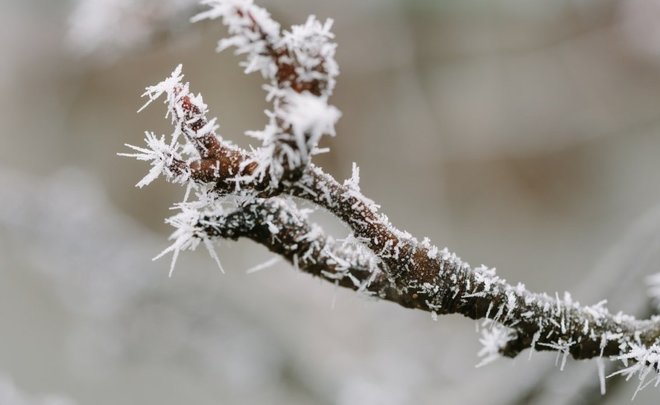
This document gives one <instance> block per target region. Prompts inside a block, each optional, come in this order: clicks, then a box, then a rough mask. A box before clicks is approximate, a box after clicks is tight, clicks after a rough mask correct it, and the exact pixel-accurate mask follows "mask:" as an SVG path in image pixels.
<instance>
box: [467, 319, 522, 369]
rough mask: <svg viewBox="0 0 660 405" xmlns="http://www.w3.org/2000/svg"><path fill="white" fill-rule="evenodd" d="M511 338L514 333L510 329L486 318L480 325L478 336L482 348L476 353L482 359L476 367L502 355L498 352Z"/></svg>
mask: <svg viewBox="0 0 660 405" xmlns="http://www.w3.org/2000/svg"><path fill="white" fill-rule="evenodd" d="M513 338H515V333H514V332H513V331H512V330H511V329H509V328H507V327H505V326H502V325H499V324H496V323H493V322H491V321H488V320H486V321H485V322H484V323H483V325H482V330H481V338H479V343H481V345H482V348H481V350H479V353H477V355H478V356H479V357H481V358H482V359H481V361H480V362H479V363H478V364H477V365H476V367H483V366H485V365H487V364H489V363H492V362H493V361H495V360H497V359H499V358H500V357H502V355H501V354H500V352H501V351H502V349H504V348H505V347H506V344H507V342H509V341H510V340H511V339H513Z"/></svg>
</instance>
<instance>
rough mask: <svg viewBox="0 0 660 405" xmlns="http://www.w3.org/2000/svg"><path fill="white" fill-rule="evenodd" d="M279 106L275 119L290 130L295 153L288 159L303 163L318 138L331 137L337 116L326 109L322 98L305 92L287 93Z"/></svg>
mask: <svg viewBox="0 0 660 405" xmlns="http://www.w3.org/2000/svg"><path fill="white" fill-rule="evenodd" d="M282 104H283V106H282V107H281V108H279V109H278V110H276V112H275V115H276V118H279V119H281V120H282V121H283V122H284V123H285V125H287V126H288V127H289V128H290V129H291V132H292V133H293V137H294V140H295V143H296V149H297V150H296V152H297V153H296V154H297V156H288V157H289V158H291V159H299V160H300V161H301V162H300V163H304V162H307V161H308V160H309V159H310V158H311V154H312V151H313V149H314V148H315V147H316V145H318V142H319V140H320V139H321V136H322V135H330V136H334V135H335V123H336V122H337V120H338V119H339V117H341V112H339V110H338V109H337V108H335V107H334V106H331V105H328V103H327V101H326V100H325V99H324V98H322V97H317V96H315V95H313V94H310V93H309V92H304V93H296V92H294V91H290V90H289V91H287V92H286V96H285V97H284V102H283V103H282Z"/></svg>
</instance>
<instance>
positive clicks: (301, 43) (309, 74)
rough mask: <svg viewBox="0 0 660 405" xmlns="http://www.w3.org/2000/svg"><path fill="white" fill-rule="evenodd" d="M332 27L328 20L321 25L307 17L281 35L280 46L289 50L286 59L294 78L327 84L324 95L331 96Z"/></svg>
mask: <svg viewBox="0 0 660 405" xmlns="http://www.w3.org/2000/svg"><path fill="white" fill-rule="evenodd" d="M332 24H333V20H332V19H330V18H329V19H327V20H326V21H325V23H323V24H322V23H321V22H320V21H319V20H317V19H316V17H315V16H313V15H310V16H309V17H308V18H307V21H306V22H305V24H301V25H294V26H292V27H291V30H290V31H284V34H283V36H282V47H283V48H285V49H287V50H288V51H289V55H288V57H289V58H291V62H293V64H294V66H296V73H297V75H298V78H299V79H300V80H302V81H305V82H311V81H321V82H323V83H327V85H326V87H327V90H326V91H325V92H324V94H323V95H325V96H329V95H330V94H332V91H333V90H334V88H335V79H336V77H337V75H338V74H339V66H338V65H337V62H336V60H335V50H336V48H337V44H336V43H334V42H332V40H333V39H334V38H335V35H334V34H333V33H332V32H331V31H330V29H331V28H332Z"/></svg>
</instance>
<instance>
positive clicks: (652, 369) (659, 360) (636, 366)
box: [608, 343, 660, 399]
mask: <svg viewBox="0 0 660 405" xmlns="http://www.w3.org/2000/svg"><path fill="white" fill-rule="evenodd" d="M629 345H630V350H629V351H628V352H627V353H626V354H622V355H621V356H617V357H615V359H618V360H621V361H623V363H624V365H628V362H629V361H632V364H631V365H630V366H627V367H626V368H623V369H621V370H619V371H616V372H614V373H612V374H610V375H609V376H608V377H612V376H615V375H617V374H621V375H623V376H625V377H626V381H628V380H630V379H631V378H633V377H635V376H637V379H638V380H639V384H638V385H637V389H636V390H635V394H633V399H635V396H637V393H638V392H639V391H641V390H643V389H644V388H646V387H647V386H649V385H650V384H651V383H654V382H655V384H654V385H655V386H656V387H657V386H658V385H659V384H660V374H658V370H660V346H659V345H658V344H657V343H656V344H654V345H652V346H650V347H645V346H643V345H640V344H637V343H630V344H629ZM649 374H650V375H651V378H650V379H649ZM647 379H649V380H648V381H647Z"/></svg>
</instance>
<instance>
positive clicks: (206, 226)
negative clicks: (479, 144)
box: [127, 0, 660, 387]
mask: <svg viewBox="0 0 660 405" xmlns="http://www.w3.org/2000/svg"><path fill="white" fill-rule="evenodd" d="M205 4H207V5H208V6H209V7H210V8H209V10H208V11H205V12H203V13H202V14H200V15H198V16H197V17H196V18H195V20H202V19H216V18H221V19H222V21H223V22H224V24H225V25H227V27H228V29H229V34H230V37H229V39H226V40H223V41H221V42H220V49H224V48H226V47H228V46H234V47H236V49H237V52H238V53H240V54H244V55H246V61H245V63H244V66H245V68H246V72H251V71H259V72H261V74H262V75H263V77H264V78H265V79H266V80H267V83H266V85H265V88H266V89H267V91H268V94H267V100H269V101H271V102H272V103H273V110H272V111H270V112H268V117H269V123H268V125H267V126H266V128H265V129H264V130H262V131H248V135H252V136H254V137H256V138H258V139H260V140H261V141H262V146H261V147H260V148H257V149H256V150H251V151H245V150H241V149H239V148H237V147H236V146H234V145H232V144H230V143H229V142H227V141H226V140H223V139H222V138H221V137H220V136H219V135H217V134H216V130H217V125H216V121H215V119H210V120H209V119H208V118H207V114H208V108H207V106H206V104H204V103H203V101H202V97H201V95H199V94H198V95H194V94H193V93H191V92H190V90H189V84H188V83H183V82H182V79H183V75H182V71H181V67H180V66H179V67H177V68H176V69H175V70H174V72H173V73H172V75H171V76H170V77H168V78H166V79H165V80H164V81H162V82H161V83H159V84H157V85H155V86H150V87H148V88H147V91H146V92H145V94H144V95H145V96H146V97H148V99H149V101H148V102H147V104H149V103H151V102H152V101H154V100H155V99H157V98H158V97H160V96H162V95H165V104H166V105H167V115H166V116H168V117H170V119H171V120H172V123H173V126H174V131H173V133H172V134H171V140H170V141H169V143H166V142H165V141H164V140H163V138H160V139H156V138H155V136H153V135H150V136H148V138H147V147H146V148H138V147H131V148H133V149H134V150H136V151H137V152H138V153H133V154H127V155H128V156H132V157H135V158H137V159H139V160H146V161H150V162H151V164H152V169H151V171H150V173H149V174H148V175H147V177H146V178H145V179H143V180H142V181H141V182H140V183H138V185H139V186H142V185H144V184H148V183H149V182H150V181H152V180H154V179H155V178H156V177H158V175H159V174H161V173H163V174H164V175H165V178H166V180H168V181H171V182H178V183H185V184H187V192H186V197H185V198H184V201H183V202H182V203H180V204H177V205H175V208H176V209H178V210H179V213H178V214H176V215H175V216H173V217H172V218H170V219H168V220H167V222H168V223H170V224H171V225H172V226H174V227H175V228H176V230H175V232H174V233H173V235H172V239H173V240H174V242H173V244H172V245H171V246H170V247H169V248H167V249H166V250H165V251H164V253H168V252H172V253H173V256H174V260H176V257H177V255H178V253H179V252H180V251H181V250H186V249H194V248H196V247H197V246H198V245H199V244H200V242H201V243H203V244H204V245H205V246H206V247H207V248H208V249H209V252H210V253H211V255H212V256H213V257H214V259H216V261H218V263H219V260H218V257H217V255H215V252H214V251H213V248H212V242H213V241H214V240H216V239H238V238H241V237H245V238H249V239H252V240H254V241H255V242H257V243H259V244H262V245H264V246H266V247H267V248H268V249H270V250H271V251H273V252H275V253H277V254H279V255H281V256H282V257H284V258H285V259H287V260H288V261H289V262H291V263H292V264H293V265H294V266H295V267H297V268H299V269H300V270H302V271H305V272H308V273H310V274H313V275H315V276H318V277H321V278H323V279H325V280H328V281H330V282H332V283H335V284H337V285H340V286H343V287H347V288H351V289H353V290H356V291H358V292H361V293H365V294H367V295H371V296H375V297H378V298H381V299H384V300H388V301H392V302H395V303H397V304H400V305H402V306H404V307H407V308H416V309H421V310H424V311H428V312H430V313H431V314H432V316H433V317H437V316H438V315H443V314H454V313H456V314H462V315H464V316H466V317H468V318H472V319H483V320H486V324H485V325H484V328H485V329H484V334H483V336H482V339H481V342H482V344H483V349H482V350H481V352H480V356H481V357H482V363H481V364H486V363H488V362H491V361H493V360H495V359H496V358H498V357H500V356H507V357H514V356H516V355H517V354H519V353H520V352H521V351H523V350H525V349H533V350H539V351H542V350H551V351H556V352H557V353H558V355H559V356H560V358H561V365H562V368H563V367H564V365H565V362H566V358H567V357H568V355H570V356H572V357H573V358H575V359H588V358H598V359H602V358H610V359H611V360H621V361H623V362H624V363H625V367H626V368H624V369H622V370H621V371H620V372H619V373H620V374H624V375H625V376H628V377H630V376H633V375H637V376H639V377H640V378H641V381H642V382H641V383H640V387H642V386H644V385H646V383H645V381H647V378H648V377H649V374H651V373H653V376H654V378H652V379H651V381H656V382H657V381H660V380H658V379H657V370H658V345H659V344H660V318H657V317H653V318H651V319H648V320H637V319H635V318H634V317H632V316H628V315H625V314H622V313H617V314H613V313H610V312H609V310H608V309H607V308H606V307H605V302H604V301H602V302H599V303H597V304H595V305H582V304H580V303H579V302H577V301H575V300H573V299H572V297H571V296H570V294H568V293H565V294H563V295H562V296H561V297H560V296H559V294H554V295H553V296H550V295H548V294H545V293H541V294H537V293H533V292H530V291H529V290H527V289H526V288H525V286H524V285H522V284H516V285H513V284H509V283H507V282H506V280H504V279H502V278H501V277H499V276H498V275H497V274H496V272H495V269H492V268H489V267H486V266H483V265H481V266H477V267H473V266H471V265H470V264H468V263H467V262H465V261H462V260H461V259H460V258H459V257H458V256H456V255H455V254H454V253H452V252H450V251H449V250H448V249H447V248H444V249H439V248H438V247H437V246H434V245H432V244H431V243H430V241H429V240H428V239H427V238H424V239H422V240H421V241H420V240H419V239H417V238H415V237H413V236H412V235H410V234H409V233H407V232H405V231H401V230H399V229H398V228H396V227H394V226H393V225H392V224H391V223H390V221H389V220H388V218H387V217H386V216H385V215H384V214H382V213H380V212H379V208H380V207H379V206H378V205H377V204H375V203H374V202H373V201H372V200H370V199H368V198H367V197H365V196H364V195H363V194H362V193H361V191H360V186H359V169H358V168H357V166H355V165H354V167H353V175H352V177H351V179H349V180H346V181H344V182H343V183H340V182H338V181H337V180H336V179H335V178H333V177H332V176H330V175H329V174H327V173H325V172H324V171H323V170H322V169H320V168H319V167H317V166H315V165H314V164H313V163H311V157H312V156H313V155H314V154H315V153H316V152H317V145H318V142H319V139H320V138H321V136H322V135H334V124H335V122H336V120H337V119H338V118H339V115H340V113H339V111H338V110H337V109H336V108H335V107H332V106H330V105H329V104H328V103H327V100H328V97H329V96H330V94H331V93H332V90H333V88H334V85H335V77H336V75H337V73H338V69H337V66H336V62H335V60H334V52H335V44H334V43H332V42H331V40H332V38H333V35H332V33H331V32H330V27H331V24H332V23H331V21H327V22H326V23H324V24H321V23H320V22H319V21H318V20H316V18H314V17H310V19H308V20H307V22H306V23H305V24H304V25H301V26H294V27H292V28H291V29H290V30H288V31H282V30H281V29H280V25H279V24H278V23H276V22H275V21H273V20H272V19H271V17H270V15H269V14H268V12H267V11H265V10H264V9H262V8H260V7H257V6H255V5H254V4H253V2H252V1H251V0H209V1H206V2H205ZM180 138H183V140H184V143H183V144H180V143H179V140H180ZM291 197H296V198H299V199H304V200H307V201H309V202H311V203H313V204H315V205H317V206H320V207H323V208H325V209H327V210H328V211H329V212H331V213H333V214H334V215H335V216H337V217H338V218H339V219H340V220H342V221H343V222H345V223H346V224H347V225H348V226H349V227H350V228H351V230H352V232H353V234H352V237H351V239H350V241H349V242H346V241H345V242H339V241H335V240H333V239H332V238H330V237H329V236H327V235H326V234H325V233H324V232H323V230H322V229H321V228H320V227H319V226H317V225H315V224H312V223H310V222H309V221H308V219H307V217H306V215H305V214H304V212H303V211H302V210H300V209H298V208H297V207H296V205H295V204H294V203H293V202H292V200H291ZM599 361H600V360H599ZM599 364H600V363H599ZM600 369H601V368H599V370H600ZM599 374H600V375H602V374H603V373H602V372H599Z"/></svg>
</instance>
